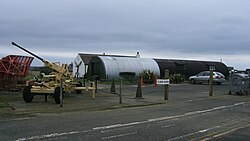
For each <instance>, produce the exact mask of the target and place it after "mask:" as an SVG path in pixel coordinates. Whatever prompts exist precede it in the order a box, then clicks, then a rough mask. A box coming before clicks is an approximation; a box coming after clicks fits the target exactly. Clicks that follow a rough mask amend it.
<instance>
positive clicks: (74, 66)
mask: <svg viewBox="0 0 250 141" xmlns="http://www.w3.org/2000/svg"><path fill="white" fill-rule="evenodd" d="M81 61H82V63H81V65H80V66H79V75H78V76H79V77H83V76H84V74H85V73H86V72H85V63H84V62H83V60H82V58H81V57H80V55H79V54H78V55H77V56H76V58H75V60H74V63H73V76H75V74H76V71H77V68H76V64H77V65H78V64H80V62H81ZM86 67H87V66H86ZM87 70H88V68H86V71H87Z"/></svg>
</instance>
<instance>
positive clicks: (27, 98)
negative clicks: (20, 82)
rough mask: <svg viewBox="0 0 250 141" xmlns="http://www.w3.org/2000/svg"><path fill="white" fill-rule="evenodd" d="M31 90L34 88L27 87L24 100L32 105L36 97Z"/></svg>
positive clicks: (24, 90) (24, 91)
mask: <svg viewBox="0 0 250 141" xmlns="http://www.w3.org/2000/svg"><path fill="white" fill-rule="evenodd" d="M31 88H32V86H26V87H25V88H24V89H23V99H24V101H25V102H27V103H30V102H31V101H32V100H33V97H34V95H33V94H32V93H31Z"/></svg>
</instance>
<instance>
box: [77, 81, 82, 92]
mask: <svg viewBox="0 0 250 141" xmlns="http://www.w3.org/2000/svg"><path fill="white" fill-rule="evenodd" d="M76 87H82V82H78V84H76ZM76 93H77V94H81V93H82V90H76Z"/></svg>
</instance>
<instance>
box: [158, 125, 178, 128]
mask: <svg viewBox="0 0 250 141" xmlns="http://www.w3.org/2000/svg"><path fill="white" fill-rule="evenodd" d="M173 126H175V124H170V125H164V126H162V127H161V128H168V127H173Z"/></svg>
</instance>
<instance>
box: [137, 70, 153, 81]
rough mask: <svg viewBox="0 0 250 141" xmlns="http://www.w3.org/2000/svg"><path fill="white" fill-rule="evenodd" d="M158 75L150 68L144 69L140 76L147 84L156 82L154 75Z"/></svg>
mask: <svg viewBox="0 0 250 141" xmlns="http://www.w3.org/2000/svg"><path fill="white" fill-rule="evenodd" d="M155 76H156V74H155V73H154V72H153V71H150V70H147V69H145V70H143V71H142V72H141V73H140V74H139V75H138V77H142V78H143V81H144V83H145V84H153V83H154V77H155Z"/></svg>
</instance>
